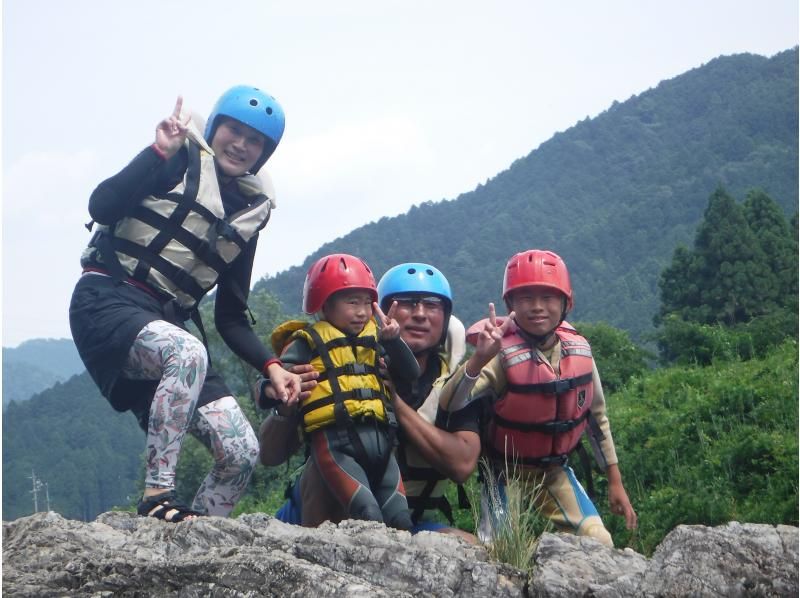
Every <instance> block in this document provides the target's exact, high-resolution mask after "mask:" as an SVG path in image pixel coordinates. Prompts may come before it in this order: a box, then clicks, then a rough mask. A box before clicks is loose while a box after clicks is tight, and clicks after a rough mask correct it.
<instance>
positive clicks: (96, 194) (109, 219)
mask: <svg viewBox="0 0 800 598" xmlns="http://www.w3.org/2000/svg"><path fill="white" fill-rule="evenodd" d="M186 163H187V158H186V150H185V149H181V150H180V151H179V152H178V153H177V154H175V155H174V156H173V157H172V158H170V159H169V160H167V161H165V160H164V159H163V158H161V156H159V155H158V154H157V153H156V152H155V150H154V149H153V148H152V147H147V148H145V149H144V150H142V151H141V152H140V153H139V154H138V155H137V156H136V157H135V158H134V159H133V160H132V161H131V162H130V163H129V164H128V165H127V166H125V168H123V169H122V170H121V171H120V172H118V173H117V174H115V175H114V176H112V177H111V178H108V179H106V180H105V181H103V182H102V183H100V184H99V185H98V186H97V188H96V189H95V190H94V191H93V192H92V195H91V197H90V198H89V215H90V216H91V217H92V219H93V220H94V221H95V222H97V223H99V224H106V225H111V224H114V223H115V222H117V221H118V220H120V219H121V218H123V217H125V216H127V215H128V214H129V213H130V212H131V211H132V210H133V209H134V208H135V207H136V206H138V205H139V202H140V201H141V200H142V199H144V198H145V197H147V196H148V195H151V194H154V193H163V192H166V191H169V190H170V189H172V188H173V187H174V186H175V185H177V184H178V182H179V181H180V180H181V178H183V174H184V172H185V171H186Z"/></svg>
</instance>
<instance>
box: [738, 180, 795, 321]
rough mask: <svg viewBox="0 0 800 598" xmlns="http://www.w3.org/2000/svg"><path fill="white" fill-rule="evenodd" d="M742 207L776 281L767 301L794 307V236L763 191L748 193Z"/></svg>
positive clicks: (775, 204)
mask: <svg viewBox="0 0 800 598" xmlns="http://www.w3.org/2000/svg"><path fill="white" fill-rule="evenodd" d="M743 208H744V214H745V218H746V219H747V222H748V224H749V226H750V228H751V229H752V230H753V231H754V232H756V237H757V239H758V242H759V244H760V246H761V250H762V251H763V252H764V255H765V256H766V261H767V264H768V265H769V267H770V271H771V273H772V274H773V275H774V276H775V278H776V281H777V288H776V291H777V292H776V294H775V295H774V296H773V297H770V299H771V300H773V301H774V302H775V303H776V304H777V305H779V306H781V307H794V306H795V305H796V303H797V301H796V300H797V292H798V286H797V269H798V260H797V236H796V235H792V232H791V228H790V225H789V223H788V222H787V221H786V218H785V217H784V215H783V212H782V211H781V208H780V206H779V205H778V204H777V203H776V202H775V201H773V200H772V198H770V197H769V196H768V195H767V194H766V193H764V191H761V190H753V191H750V192H749V193H748V194H747V197H746V198H745V201H744V204H743Z"/></svg>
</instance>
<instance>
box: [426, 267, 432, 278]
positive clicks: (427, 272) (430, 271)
mask: <svg viewBox="0 0 800 598" xmlns="http://www.w3.org/2000/svg"><path fill="white" fill-rule="evenodd" d="M425 273H426V274H427V275H428V276H433V270H431V269H430V268H428V269H427V270H425Z"/></svg>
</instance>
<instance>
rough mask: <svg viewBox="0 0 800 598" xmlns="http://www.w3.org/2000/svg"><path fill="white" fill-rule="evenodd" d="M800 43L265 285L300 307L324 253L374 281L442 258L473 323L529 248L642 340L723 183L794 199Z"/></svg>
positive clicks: (666, 87) (694, 81)
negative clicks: (666, 281) (358, 259)
mask: <svg viewBox="0 0 800 598" xmlns="http://www.w3.org/2000/svg"><path fill="white" fill-rule="evenodd" d="M797 132H798V50H797V48H794V49H790V50H787V51H785V52H782V53H780V54H777V55H775V56H773V57H771V58H765V57H762V56H756V55H751V54H742V55H736V56H727V57H721V58H717V59H715V60H713V61H711V62H709V63H708V64H706V65H703V66H701V67H699V68H696V69H694V70H691V71H689V72H687V73H685V74H683V75H680V76H678V77H675V78H674V79H671V80H668V81H664V82H662V83H660V84H659V85H658V86H657V87H656V88H654V89H651V90H648V91H646V92H644V93H641V94H639V95H637V96H634V97H631V98H630V99H628V100H627V101H625V102H622V103H616V102H615V103H614V104H613V105H612V106H611V107H610V108H609V109H608V110H606V111H605V112H603V113H602V114H600V115H599V116H597V117H596V118H593V119H586V120H584V121H581V122H579V123H578V124H576V125H575V126H573V127H572V128H570V129H568V130H567V131H564V132H563V133H558V134H556V135H555V136H554V137H553V138H552V139H550V140H549V141H547V142H545V143H543V144H542V145H541V146H540V147H539V148H537V149H536V150H534V151H532V152H531V153H530V154H529V155H528V156H526V157H524V158H521V159H519V160H517V161H516V162H514V163H513V164H512V165H511V167H510V168H509V169H508V170H506V171H504V172H502V173H500V174H498V175H497V176H496V177H494V178H492V179H491V180H489V181H487V182H486V184H485V185H479V186H478V188H476V189H475V190H473V191H471V192H469V193H464V194H462V195H460V196H459V197H458V198H456V199H455V200H452V201H441V202H437V203H434V202H426V203H423V204H422V205H419V206H415V207H413V208H411V209H410V210H409V211H408V212H407V213H406V214H404V215H400V216H397V217H393V218H382V219H381V220H379V221H378V222H375V223H371V224H368V225H366V226H363V227H361V228H359V229H356V230H354V231H353V232H351V233H350V234H348V235H346V236H344V237H342V238H339V239H336V240H333V241H331V242H329V243H326V244H325V245H323V246H322V247H321V248H320V249H319V250H318V251H317V252H315V253H314V254H312V255H310V256H308V258H307V259H306V260H305V262H304V263H303V264H302V265H300V266H296V267H293V268H290V269H289V270H287V271H285V272H282V273H280V274H278V275H277V276H275V277H273V278H265V279H262V280H260V281H259V282H258V283H257V284H256V287H255V288H256V289H260V288H267V289H268V290H270V291H272V292H273V293H275V294H276V296H277V297H278V298H279V299H280V300H281V302H282V303H283V306H284V308H285V310H286V311H287V312H289V313H294V312H298V311H299V308H300V305H299V300H300V295H301V293H300V291H301V289H302V288H303V278H304V276H305V272H306V270H307V268H308V266H309V265H310V264H311V262H312V261H313V260H315V259H317V258H318V257H320V256H321V255H324V254H327V253H333V252H345V253H352V254H356V255H359V256H362V257H363V258H365V259H366V260H367V262H368V263H369V264H370V265H371V266H372V268H373V270H374V271H375V273H376V275H377V276H380V275H381V274H383V272H384V271H385V270H386V269H388V268H389V267H391V266H392V265H394V264H396V263H399V262H402V261H424V262H430V263H432V264H434V265H436V266H438V267H439V268H440V269H441V270H442V271H443V272H444V273H445V274H446V275H447V276H448V278H449V279H450V282H451V284H452V286H453V289H454V293H455V301H456V312H457V313H458V314H459V315H460V316H461V317H462V319H464V320H465V321H467V322H470V321H473V320H475V319H477V318H479V317H483V315H484V313H485V310H486V303H487V302H489V301H495V302H496V303H497V302H499V301H500V288H501V282H502V278H503V268H504V265H505V262H506V260H507V259H508V258H509V257H510V256H511V255H512V254H514V253H515V252H517V251H521V250H524V249H529V248H548V249H552V250H554V251H556V252H558V253H559V254H561V256H562V257H564V259H565V260H566V262H567V264H568V266H569V268H570V271H571V273H572V281H573V286H574V289H575V295H576V306H575V312H574V314H573V317H574V318H575V319H580V320H583V321H590V322H591V321H600V320H604V321H606V322H609V323H611V324H613V325H614V326H616V327H619V328H623V329H627V330H629V331H630V332H631V333H632V334H633V335H634V337H635V338H639V339H641V338H642V336H643V334H644V333H647V332H649V331H651V330H652V318H653V316H654V315H655V314H656V312H657V307H658V276H659V273H660V272H661V270H662V269H663V268H664V266H666V265H667V263H668V262H669V260H670V258H671V256H672V252H673V250H674V249H675V247H676V246H677V245H678V244H680V243H683V244H688V243H689V241H690V239H691V238H692V236H693V234H694V231H695V228H696V226H697V223H698V222H699V220H700V218H701V217H702V214H703V210H704V208H705V206H706V203H707V200H708V198H709V196H710V195H711V194H712V193H713V192H714V191H715V189H716V188H717V187H718V186H720V185H722V186H724V187H725V189H726V190H727V191H728V192H729V193H730V194H731V195H733V196H734V197H735V198H737V199H739V200H742V199H743V198H744V196H745V193H746V192H747V190H749V189H752V188H760V189H763V190H764V191H765V192H766V193H767V194H768V195H769V196H770V197H772V198H773V199H774V200H775V201H777V202H778V203H779V204H780V205H781V207H782V208H783V209H784V210H785V212H786V214H787V215H788V216H791V215H792V214H794V213H795V211H796V209H797V201H798V150H797V148H798V134H797Z"/></svg>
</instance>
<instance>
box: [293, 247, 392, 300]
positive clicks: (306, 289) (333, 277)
mask: <svg viewBox="0 0 800 598" xmlns="http://www.w3.org/2000/svg"><path fill="white" fill-rule="evenodd" d="M343 289H364V290H365V291H368V292H369V293H370V294H371V295H372V300H373V301H377V300H378V289H377V288H376V287H375V277H374V276H373V275H372V270H370V269H369V266H367V264H366V262H364V260H362V259H361V258H357V257H355V256H352V255H348V254H346V253H333V254H331V255H326V256H325V257H322V258H320V259H318V260H317V261H316V262H314V264H312V266H311V268H309V269H308V274H306V281H305V283H304V284H303V311H304V312H306V313H307V314H314V313H317V312H318V311H319V310H320V309H322V304H323V303H325V301H326V300H327V299H328V297H330V296H331V295H333V294H334V293H335V292H336V291H341V290H343Z"/></svg>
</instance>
